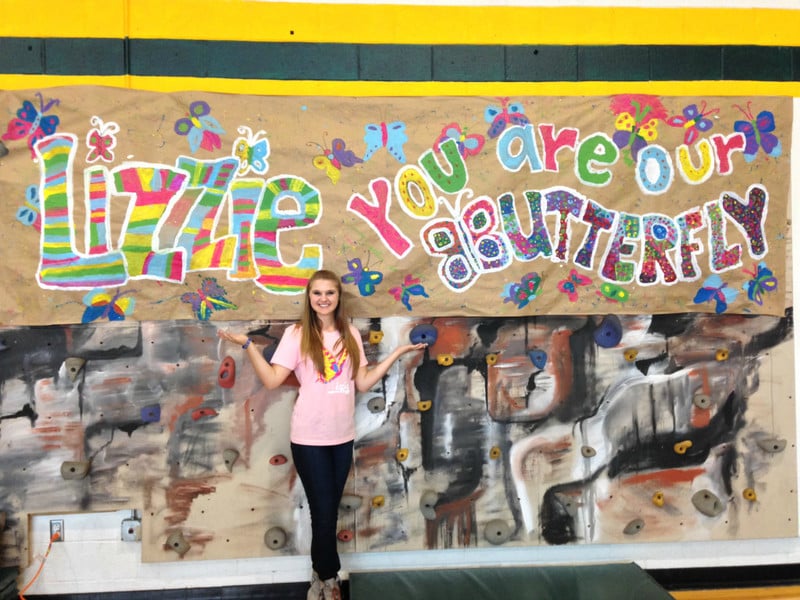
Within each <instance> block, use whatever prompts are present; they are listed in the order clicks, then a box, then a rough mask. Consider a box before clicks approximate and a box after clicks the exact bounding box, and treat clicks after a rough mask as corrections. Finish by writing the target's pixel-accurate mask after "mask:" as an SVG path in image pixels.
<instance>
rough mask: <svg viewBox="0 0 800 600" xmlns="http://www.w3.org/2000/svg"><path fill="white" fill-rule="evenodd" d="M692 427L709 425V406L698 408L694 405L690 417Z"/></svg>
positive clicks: (697, 427)
mask: <svg viewBox="0 0 800 600" xmlns="http://www.w3.org/2000/svg"><path fill="white" fill-rule="evenodd" d="M690 421H691V424H692V427H694V428H696V429H702V428H703V427H708V424H709V423H710V422H711V411H710V410H708V409H707V408H697V407H696V406H692V417H691V419H690Z"/></svg>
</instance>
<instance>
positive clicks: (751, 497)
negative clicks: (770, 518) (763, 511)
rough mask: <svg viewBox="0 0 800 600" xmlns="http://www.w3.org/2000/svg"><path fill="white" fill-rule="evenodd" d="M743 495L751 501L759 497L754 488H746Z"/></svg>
mask: <svg viewBox="0 0 800 600" xmlns="http://www.w3.org/2000/svg"><path fill="white" fill-rule="evenodd" d="M742 496H743V497H744V499H745V500H749V501H750V502H755V501H756V500H757V499H758V498H757V497H756V491H755V490H754V489H753V488H745V489H744V491H742Z"/></svg>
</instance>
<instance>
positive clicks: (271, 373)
mask: <svg viewBox="0 0 800 600" xmlns="http://www.w3.org/2000/svg"><path fill="white" fill-rule="evenodd" d="M217 335H218V336H219V337H220V338H222V339H223V340H226V341H228V342H232V343H234V344H238V345H240V346H244V345H245V344H247V340H248V339H250V338H248V337H247V336H246V335H244V334H243V333H231V332H230V331H226V330H224V329H220V330H218V331H217ZM245 353H246V354H247V358H249V359H250V362H251V363H252V365H253V369H255V372H256V375H258V378H259V379H260V380H261V383H263V384H264V387H265V388H267V389H268V390H274V389H275V388H276V387H278V386H279V385H281V384H282V383H283V382H284V381H286V378H287V377H288V376H289V373H291V370H290V369H287V368H286V367H284V366H283V365H271V364H269V363H268V362H267V361H266V359H265V358H264V356H263V355H262V354H261V352H260V351H259V350H258V348H257V347H256V345H255V344H253V343H250V344H247V348H246V349H245Z"/></svg>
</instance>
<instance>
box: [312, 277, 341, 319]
mask: <svg viewBox="0 0 800 600" xmlns="http://www.w3.org/2000/svg"><path fill="white" fill-rule="evenodd" d="M308 301H309V304H310V305H311V309H312V310H313V311H314V312H315V313H316V314H317V316H318V317H319V318H320V319H324V318H326V317H333V316H334V315H335V313H336V308H337V307H338V306H339V282H338V281H331V280H328V279H317V280H316V281H313V282H312V283H311V285H310V286H309V288H308Z"/></svg>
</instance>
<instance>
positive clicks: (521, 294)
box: [501, 272, 542, 308]
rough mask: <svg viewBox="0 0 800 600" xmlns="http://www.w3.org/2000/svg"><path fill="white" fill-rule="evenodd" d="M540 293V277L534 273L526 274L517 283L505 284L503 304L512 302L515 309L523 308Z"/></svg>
mask: <svg viewBox="0 0 800 600" xmlns="http://www.w3.org/2000/svg"><path fill="white" fill-rule="evenodd" d="M541 291H542V277H541V276H540V275H539V274H538V273H536V272H532V273H527V274H525V275H523V276H522V279H521V280H520V281H519V282H512V283H507V284H506V285H505V287H504V288H503V294H502V295H501V296H502V298H503V303H504V304H505V303H506V302H513V303H514V304H516V305H517V308H525V307H526V306H527V305H528V303H529V302H530V301H531V300H533V299H535V298H536V297H537V296H538V295H539V293H540V292H541Z"/></svg>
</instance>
